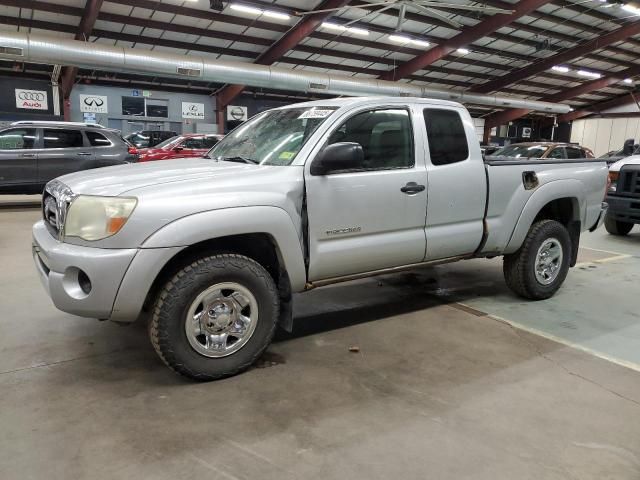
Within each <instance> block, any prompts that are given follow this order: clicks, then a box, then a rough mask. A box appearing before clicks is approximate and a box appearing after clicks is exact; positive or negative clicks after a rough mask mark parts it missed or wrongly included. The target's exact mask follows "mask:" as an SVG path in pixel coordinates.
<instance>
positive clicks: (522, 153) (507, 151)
mask: <svg viewBox="0 0 640 480" xmlns="http://www.w3.org/2000/svg"><path fill="white" fill-rule="evenodd" d="M547 148H548V147H545V146H541V145H509V146H508V147H504V148H501V149H500V150H498V151H497V152H494V153H493V156H494V157H515V158H541V157H542V155H543V154H544V152H546V151H547Z"/></svg>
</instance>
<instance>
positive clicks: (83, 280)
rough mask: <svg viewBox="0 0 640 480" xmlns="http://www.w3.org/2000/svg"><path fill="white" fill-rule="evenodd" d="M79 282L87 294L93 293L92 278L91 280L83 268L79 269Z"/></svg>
mask: <svg viewBox="0 0 640 480" xmlns="http://www.w3.org/2000/svg"><path fill="white" fill-rule="evenodd" d="M78 284H80V289H81V290H82V291H83V292H84V293H85V294H86V295H89V293H91V280H89V277H88V276H87V274H86V273H84V272H83V271H82V270H78Z"/></svg>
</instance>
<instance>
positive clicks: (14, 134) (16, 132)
mask: <svg viewBox="0 0 640 480" xmlns="http://www.w3.org/2000/svg"><path fill="white" fill-rule="evenodd" d="M35 140H36V129H35V128H12V129H10V130H5V131H4V132H0V150H30V149H32V148H33V146H34V143H35Z"/></svg>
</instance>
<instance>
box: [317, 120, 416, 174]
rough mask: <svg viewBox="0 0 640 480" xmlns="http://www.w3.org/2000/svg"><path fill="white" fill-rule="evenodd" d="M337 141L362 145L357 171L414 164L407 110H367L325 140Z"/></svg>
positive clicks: (407, 166)
mask: <svg viewBox="0 0 640 480" xmlns="http://www.w3.org/2000/svg"><path fill="white" fill-rule="evenodd" d="M339 142H355V143H359V144H360V145H361V146H362V150H363V151H364V159H363V162H362V166H361V167H360V169H361V170H388V169H394V168H410V167H413V165H414V153H413V130H412V126H411V120H410V118H409V112H408V111H407V110H401V109H389V110H371V111H368V112H362V113H359V114H357V115H354V116H353V117H351V118H349V119H348V120H347V121H346V122H345V123H343V124H342V125H341V126H340V128H338V129H337V130H336V131H334V132H333V133H332V134H331V136H330V137H329V142H328V143H329V145H331V144H334V143H339Z"/></svg>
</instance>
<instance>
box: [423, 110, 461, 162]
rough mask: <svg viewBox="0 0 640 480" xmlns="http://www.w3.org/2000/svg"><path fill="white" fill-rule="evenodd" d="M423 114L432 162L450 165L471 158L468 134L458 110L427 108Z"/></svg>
mask: <svg viewBox="0 0 640 480" xmlns="http://www.w3.org/2000/svg"><path fill="white" fill-rule="evenodd" d="M423 115H424V122H425V125H426V127H427V139H428V141H429V154H430V156H431V163H433V164H434V165H448V164H450V163H456V162H462V161H463V160H466V159H467V158H469V146H468V142H467V135H466V133H465V131H464V125H463V124H462V119H461V118H460V114H459V113H458V112H456V111H454V110H444V109H438V108H426V109H425V110H424V111H423Z"/></svg>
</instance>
